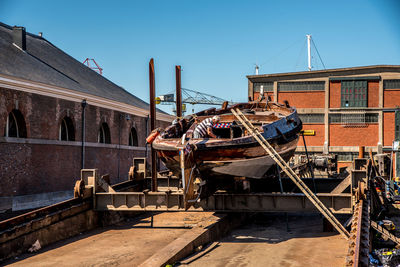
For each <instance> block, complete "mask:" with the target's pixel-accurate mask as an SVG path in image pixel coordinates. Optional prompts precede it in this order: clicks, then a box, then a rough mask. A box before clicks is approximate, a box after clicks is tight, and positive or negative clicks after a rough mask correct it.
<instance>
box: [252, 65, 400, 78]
mask: <svg viewBox="0 0 400 267" xmlns="http://www.w3.org/2000/svg"><path fill="white" fill-rule="evenodd" d="M380 72H399V73H400V65H372V66H361V67H351V68H338V69H326V70H313V71H300V72H285V73H273V74H260V75H248V76H246V77H247V78H248V79H249V80H251V81H252V80H259V79H261V80H274V79H275V80H279V79H307V78H318V77H334V76H345V75H364V74H372V73H380Z"/></svg>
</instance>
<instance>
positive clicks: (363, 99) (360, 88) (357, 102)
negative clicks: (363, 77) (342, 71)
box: [341, 80, 368, 108]
mask: <svg viewBox="0 0 400 267" xmlns="http://www.w3.org/2000/svg"><path fill="white" fill-rule="evenodd" d="M367 85H368V83H367V81H357V80H355V81H342V82H341V107H342V108H350V107H367V95H368V90H367Z"/></svg>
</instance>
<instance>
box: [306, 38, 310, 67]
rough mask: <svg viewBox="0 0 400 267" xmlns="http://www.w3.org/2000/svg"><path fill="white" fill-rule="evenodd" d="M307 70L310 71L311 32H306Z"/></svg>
mask: <svg viewBox="0 0 400 267" xmlns="http://www.w3.org/2000/svg"><path fill="white" fill-rule="evenodd" d="M306 36H307V47H308V49H307V51H308V71H311V34H307V35H306Z"/></svg>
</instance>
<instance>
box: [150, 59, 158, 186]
mask: <svg viewBox="0 0 400 267" xmlns="http://www.w3.org/2000/svg"><path fill="white" fill-rule="evenodd" d="M149 82H150V130H151V131H153V130H154V129H155V127H156V103H155V98H156V86H155V78H154V59H150V62H149ZM151 191H153V192H157V168H156V151H155V150H154V149H153V146H152V147H151Z"/></svg>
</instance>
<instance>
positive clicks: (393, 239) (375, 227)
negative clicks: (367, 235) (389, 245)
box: [371, 221, 400, 246]
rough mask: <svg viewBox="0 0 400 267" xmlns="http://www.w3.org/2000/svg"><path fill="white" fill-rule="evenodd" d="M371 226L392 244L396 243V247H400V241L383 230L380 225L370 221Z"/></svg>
mask: <svg viewBox="0 0 400 267" xmlns="http://www.w3.org/2000/svg"><path fill="white" fill-rule="evenodd" d="M371 226H372V228H374V229H375V230H376V231H378V232H379V233H381V234H382V236H384V237H386V238H388V239H390V240H392V241H393V242H394V243H396V245H397V246H399V245H400V239H399V238H398V237H396V236H395V235H393V234H391V233H390V232H389V231H388V230H386V229H385V228H383V227H382V226H381V225H379V224H378V223H377V222H375V221H371Z"/></svg>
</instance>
